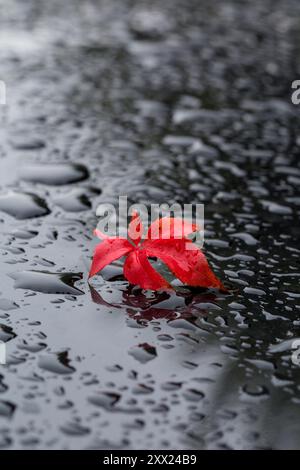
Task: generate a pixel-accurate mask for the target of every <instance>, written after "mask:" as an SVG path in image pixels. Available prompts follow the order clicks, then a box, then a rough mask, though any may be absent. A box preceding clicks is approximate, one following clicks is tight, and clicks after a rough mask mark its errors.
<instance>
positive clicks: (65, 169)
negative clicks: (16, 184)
mask: <svg viewBox="0 0 300 470" xmlns="http://www.w3.org/2000/svg"><path fill="white" fill-rule="evenodd" d="M20 176H21V179H22V180H24V181H30V182H32V183H42V184H47V185H51V186H61V185H65V184H70V183H76V182H78V181H82V180H85V179H87V178H88V176H89V173H88V171H87V169H86V167H85V166H83V165H81V164H75V163H43V164H39V163H35V164H31V165H30V164H27V165H26V166H24V167H23V168H22V169H21V175H20Z"/></svg>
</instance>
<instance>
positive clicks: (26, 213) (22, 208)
mask: <svg viewBox="0 0 300 470" xmlns="http://www.w3.org/2000/svg"><path fill="white" fill-rule="evenodd" d="M0 211H3V212H6V213H7V214H9V215H11V216H13V217H15V218H16V219H19V220H23V219H29V218H32V217H41V216H43V215H47V214H49V212H50V211H49V209H48V206H47V204H46V202H45V201H44V200H43V199H41V198H40V197H39V196H37V195H36V194H32V193H17V192H13V191H11V192H9V193H7V194H4V195H2V196H0Z"/></svg>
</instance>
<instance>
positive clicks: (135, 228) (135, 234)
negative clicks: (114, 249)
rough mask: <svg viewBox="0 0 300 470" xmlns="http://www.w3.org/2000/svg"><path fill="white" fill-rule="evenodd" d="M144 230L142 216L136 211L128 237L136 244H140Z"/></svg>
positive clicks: (132, 217)
mask: <svg viewBox="0 0 300 470" xmlns="http://www.w3.org/2000/svg"><path fill="white" fill-rule="evenodd" d="M143 232H144V227H143V224H142V221H141V219H140V216H139V214H138V213H137V211H134V212H133V213H132V216H131V221H130V223H129V226H128V237H129V239H130V240H131V241H132V242H133V243H134V244H135V245H138V244H139V243H140V241H141V239H142V236H143Z"/></svg>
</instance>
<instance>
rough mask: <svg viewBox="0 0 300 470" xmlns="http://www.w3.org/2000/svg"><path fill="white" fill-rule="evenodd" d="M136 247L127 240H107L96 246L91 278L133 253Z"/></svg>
mask: <svg viewBox="0 0 300 470" xmlns="http://www.w3.org/2000/svg"><path fill="white" fill-rule="evenodd" d="M133 249H134V247H133V246H132V245H131V243H129V241H128V240H126V238H107V239H106V240H103V242H102V243H100V244H99V245H97V246H96V248H95V251H94V257H93V261H92V266H91V269H90V273H89V277H92V276H94V275H95V274H96V273H97V272H99V271H101V269H103V268H104V267H105V266H106V265H107V264H110V263H111V262H112V261H115V260H116V259H119V258H121V256H124V255H126V254H127V253H129V252H130V251H132V250H133Z"/></svg>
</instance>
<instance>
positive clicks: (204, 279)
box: [144, 239, 225, 290]
mask: <svg viewBox="0 0 300 470" xmlns="http://www.w3.org/2000/svg"><path fill="white" fill-rule="evenodd" d="M187 245H189V247H188V248H192V247H193V248H194V249H187ZM144 247H145V249H146V252H147V255H148V256H155V257H157V258H159V259H160V260H161V261H163V262H164V263H165V264H166V265H167V266H168V267H169V268H170V270H171V271H172V272H173V273H174V275H175V276H176V277H178V279H180V280H181V281H182V282H184V283H185V284H188V285H190V286H199V287H216V288H219V289H222V290H225V288H224V286H223V284H222V283H221V281H220V280H219V279H218V278H217V277H216V276H215V275H214V273H213V272H212V270H211V268H210V266H209V264H208V262H207V259H206V257H205V255H204V254H203V253H202V251H200V250H199V248H198V247H197V246H196V245H194V244H193V243H192V242H191V241H190V240H188V239H181V240H179V239H170V240H152V241H147V242H145V243H144Z"/></svg>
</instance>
